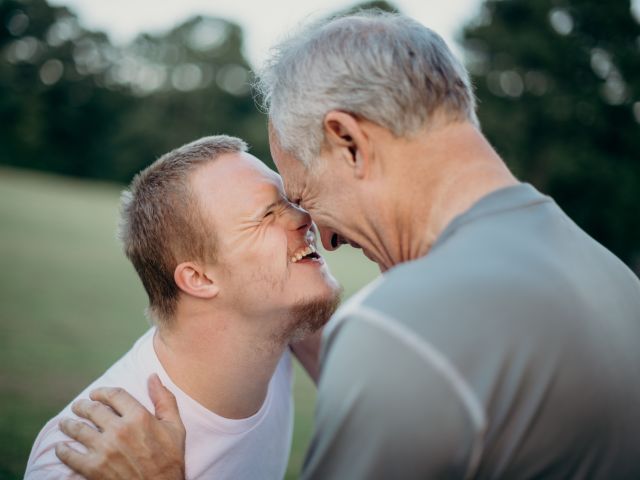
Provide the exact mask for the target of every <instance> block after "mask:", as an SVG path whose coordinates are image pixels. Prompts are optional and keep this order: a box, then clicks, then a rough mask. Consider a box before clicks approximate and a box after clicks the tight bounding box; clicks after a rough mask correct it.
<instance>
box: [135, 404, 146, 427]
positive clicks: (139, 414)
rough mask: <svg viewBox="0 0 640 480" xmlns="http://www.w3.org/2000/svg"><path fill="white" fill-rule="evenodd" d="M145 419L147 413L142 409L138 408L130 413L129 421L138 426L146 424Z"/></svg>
mask: <svg viewBox="0 0 640 480" xmlns="http://www.w3.org/2000/svg"><path fill="white" fill-rule="evenodd" d="M147 419H148V415H147V412H146V411H145V410H144V409H143V408H138V409H136V410H135V411H133V412H132V413H131V420H132V421H133V422H134V423H136V424H138V425H139V424H144V423H146V422H147Z"/></svg>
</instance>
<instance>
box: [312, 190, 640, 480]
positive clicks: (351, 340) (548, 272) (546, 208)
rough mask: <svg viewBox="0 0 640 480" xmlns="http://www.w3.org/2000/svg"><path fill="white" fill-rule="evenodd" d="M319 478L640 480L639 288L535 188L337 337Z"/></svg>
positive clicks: (368, 293)
mask: <svg viewBox="0 0 640 480" xmlns="http://www.w3.org/2000/svg"><path fill="white" fill-rule="evenodd" d="M322 362H323V369H322V376H321V379H320V384H319V390H318V406H317V412H316V431H315V435H314V439H313V442H312V445H311V448H310V451H309V453H308V456H307V459H306V462H305V468H304V472H303V478H305V479H336V480H343V479H344V480H355V479H365V478H366V479H378V478H380V479H413V478H416V479H418V478H420V479H437V478H446V479H449V478H451V479H457V478H478V479H484V478H516V479H526V478H553V479H555V478H557V479H568V478H594V479H627V478H628V479H632V478H633V479H638V478H640V282H639V281H638V279H637V277H635V276H634V274H633V273H632V272H631V271H630V270H629V269H628V268H627V267H626V266H625V265H624V264H623V263H622V262H620V260H618V259H617V258H616V257H615V256H614V255H613V254H611V253H610V252H609V251H608V250H606V249H605V248H604V247H602V246H601V245H600V244H598V243H597V242H595V241H594V240H593V239H592V238H590V237H589V236H588V235H587V234H586V233H584V232H583V231H582V230H581V229H580V228H578V227H577V226H576V225H575V224H574V223H573V222H572V221H571V220H570V219H569V218H568V217H567V216H566V215H565V214H564V213H563V212H562V211H561V210H560V208H559V207H558V206H557V205H556V204H555V203H554V202H553V200H551V199H550V198H549V197H546V196H543V195H541V194H540V193H538V192H537V191H536V190H535V189H534V188H533V187H531V186H530V185H526V184H521V185H517V186H514V187H509V188H505V189H502V190H498V191H496V192H494V193H492V194H490V195H488V196H486V197H484V198H482V199H481V200H480V201H479V202H478V203H476V204H475V205H474V206H473V207H472V208H471V209H470V210H468V211H467V212H465V213H464V214H462V215H461V216H459V217H457V218H456V219H455V220H454V221H453V222H452V223H451V224H450V225H449V226H448V227H447V228H446V230H445V231H444V232H443V233H442V235H441V236H440V238H439V239H438V241H437V243H436V244H435V245H434V247H433V248H432V250H431V252H430V253H429V254H428V255H427V256H425V257H423V258H421V259H419V260H416V261H413V262H408V263H405V264H402V265H398V266H396V267H395V268H393V269H392V270H390V271H389V272H387V273H386V274H385V275H384V276H382V277H381V278H380V279H378V280H377V281H375V282H374V283H373V284H371V285H370V286H368V287H366V288H365V289H364V290H363V291H362V292H361V293H360V294H357V295H356V296H355V297H354V298H352V299H351V300H350V301H349V302H348V303H347V304H345V305H344V306H343V307H342V308H341V309H340V310H339V311H338V312H337V313H336V315H335V316H334V318H333V319H332V321H331V322H330V324H329V325H328V327H327V329H326V334H325V344H324V347H323V360H322Z"/></svg>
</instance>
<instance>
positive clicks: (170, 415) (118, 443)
mask: <svg viewBox="0 0 640 480" xmlns="http://www.w3.org/2000/svg"><path fill="white" fill-rule="evenodd" d="M149 395H150V396H151V400H152V401H153V404H154V406H155V410H156V411H155V416H154V415H152V414H150V413H149V412H148V411H147V409H146V408H144V407H143V406H142V405H141V404H140V403H138V401H137V400H135V399H134V398H133V397H131V395H129V394H128V393H127V392H126V391H125V390H123V389H120V388H99V389H97V390H94V391H93V392H91V395H90V397H91V400H92V401H91V400H79V401H77V402H75V403H74V404H73V407H72V408H73V411H74V413H75V414H76V415H78V416H80V417H83V418H85V419H87V420H89V421H91V422H93V424H94V425H95V426H96V428H91V427H90V426H88V425H87V424H85V423H82V422H78V421H75V420H71V419H65V420H63V421H62V422H61V423H60V429H61V430H62V431H63V432H64V433H65V434H67V435H68V436H69V437H71V438H72V439H74V440H76V441H78V442H80V443H81V444H83V445H84V446H85V447H86V448H87V452H86V453H84V454H83V453H80V452H78V451H77V450H74V449H73V448H71V447H69V446H67V445H65V444H64V443H59V444H58V445H56V455H57V456H58V458H59V459H60V460H61V461H62V462H63V463H65V464H66V465H67V466H68V467H69V468H71V469H72V470H74V471H75V472H77V473H79V474H81V475H82V476H84V477H85V478H87V479H88V480H93V479H98V478H99V479H106V480H111V479H114V480H115V479H122V478H132V479H151V478H153V479H159V480H175V479H180V480H182V479H184V472H185V470H184V445H185V429H184V425H183V424H182V420H181V419H180V414H179V412H178V406H177V404H176V400H175V397H174V396H173V394H172V393H171V392H169V390H167V389H166V388H165V387H164V386H163V385H162V383H161V382H160V379H159V378H158V377H157V376H155V375H153V376H151V377H150V379H149Z"/></svg>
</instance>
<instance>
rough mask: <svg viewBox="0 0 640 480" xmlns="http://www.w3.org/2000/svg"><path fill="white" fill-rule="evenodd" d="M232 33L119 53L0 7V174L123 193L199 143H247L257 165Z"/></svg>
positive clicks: (252, 117) (50, 12)
mask: <svg viewBox="0 0 640 480" xmlns="http://www.w3.org/2000/svg"><path fill="white" fill-rule="evenodd" d="M241 47H242V31H241V29H240V27H239V26H238V25H235V24H233V23H230V22H228V21H226V20H223V19H220V18H211V17H207V18H203V17H195V18H193V19H191V20H188V21H187V22H185V23H184V24H182V25H179V26H177V27H175V28H174V29H172V30H171V31H169V32H167V33H166V34H163V35H159V36H152V35H146V34H143V35H140V36H139V37H138V38H136V39H135V40H134V41H133V42H132V43H131V44H129V45H126V46H124V47H116V46H114V45H112V44H111V43H110V41H109V39H108V38H107V36H106V35H104V34H103V33H100V32H92V31H89V30H87V29H85V28H83V27H82V26H81V25H80V24H79V23H78V20H77V18H76V16H75V15H74V14H73V13H72V12H70V11H69V10H68V9H67V8H64V7H52V6H50V5H48V4H47V2H46V0H0V124H1V125H2V128H0V162H2V163H5V164H10V165H15V166H20V167H28V168H36V169H42V170H48V171H53V172H57V173H62V174H67V175H74V176H79V177H89V178H100V179H106V180H114V181H119V182H128V181H129V180H130V179H131V177H132V176H133V174H134V173H136V172H137V171H138V170H140V169H141V168H143V167H144V166H146V165H148V164H149V163H150V162H151V161H153V160H154V159H155V158H157V157H158V156H160V155H161V154H163V153H165V152H166V151H168V150H170V149H172V148H175V147H177V146H179V145H181V144H183V143H185V142H187V141H191V140H193V139H195V138H197V137H199V136H204V135H210V134H215V133H228V134H231V135H237V136H239V137H242V138H244V139H246V140H247V141H248V142H249V144H250V145H251V147H252V151H253V152H254V153H255V154H256V155H257V156H259V157H261V158H264V159H268V158H269V156H268V155H269V149H268V143H267V136H266V122H265V119H264V117H263V116H262V115H261V114H260V113H259V112H257V111H256V108H255V106H254V102H253V99H252V96H251V92H250V89H249V83H248V82H249V80H250V78H249V76H250V68H249V65H248V62H247V61H246V59H245V58H244V56H243V54H242V52H241Z"/></svg>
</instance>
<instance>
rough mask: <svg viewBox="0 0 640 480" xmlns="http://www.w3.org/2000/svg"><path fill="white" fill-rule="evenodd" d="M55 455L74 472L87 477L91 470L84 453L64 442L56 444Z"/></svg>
mask: <svg viewBox="0 0 640 480" xmlns="http://www.w3.org/2000/svg"><path fill="white" fill-rule="evenodd" d="M56 456H57V457H58V458H59V459H60V461H61V462H62V463H64V464H65V465H66V466H67V467H69V468H70V469H71V470H73V471H74V472H76V473H79V474H81V475H83V476H86V477H88V476H89V475H90V473H91V472H92V469H91V468H90V467H89V465H88V464H87V459H86V457H85V455H83V454H82V453H80V452H78V451H77V450H75V449H74V448H72V447H70V446H69V445H66V444H65V443H58V444H56Z"/></svg>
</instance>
